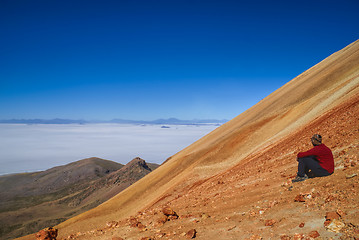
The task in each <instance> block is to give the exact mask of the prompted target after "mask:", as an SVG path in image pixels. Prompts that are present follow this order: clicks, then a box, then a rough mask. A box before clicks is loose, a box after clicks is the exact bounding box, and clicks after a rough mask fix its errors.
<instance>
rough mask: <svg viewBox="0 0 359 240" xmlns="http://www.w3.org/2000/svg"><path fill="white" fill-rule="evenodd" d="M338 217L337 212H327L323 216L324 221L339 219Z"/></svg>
mask: <svg viewBox="0 0 359 240" xmlns="http://www.w3.org/2000/svg"><path fill="white" fill-rule="evenodd" d="M339 218H340V216H339V214H338V213H337V212H327V213H326V214H325V219H326V220H333V219H339Z"/></svg>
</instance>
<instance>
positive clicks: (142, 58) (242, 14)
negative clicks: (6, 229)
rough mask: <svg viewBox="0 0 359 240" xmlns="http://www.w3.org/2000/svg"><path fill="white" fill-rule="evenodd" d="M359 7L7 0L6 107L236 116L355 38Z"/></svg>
mask: <svg viewBox="0 0 359 240" xmlns="http://www.w3.org/2000/svg"><path fill="white" fill-rule="evenodd" d="M358 9H359V1H357V0H341V1H330V0H329V1H328V0H326V1H322V0H314V1H313V0H311V1H307V0H304V1H288V0H286V1H240V0H237V1H228V0H218V1H212V0H207V1H197V0H191V1H187V0H182V1H179V0H165V1H162V0H159V1H156V0H153V1H151V0H146V1H139V0H132V1H123V0H117V1H106V0H98V1H93V0H84V1H82V0H81V1H80V0H71V1H70V0H51V1H48V0H43V1H39V0H31V1H30V0H16V1H14V0H0V32H1V37H0V119H10V118H45V119H51V118H71V119H87V120H93V119H102V120H110V119H113V118H123V119H135V120H140V119H143V120H153V119H157V118H169V117H176V118H180V119H193V118H202V119H203V118H217V119H223V118H226V119H231V118H233V117H235V116H237V115H239V114H240V113H241V112H243V111H244V110H246V109H248V108H249V107H251V106H252V105H254V104H255V103H257V102H258V101H260V100H261V99H262V98H264V97H266V96H267V95H269V94H270V93H271V92H273V91H274V90H276V89H278V88H279V87H281V86H282V85H284V84H285V83H286V82H288V81H290V80H291V79H293V78H294V77H296V76H297V75H299V74H300V73H302V72H303V71H305V70H307V69H308V68H310V67H312V66H313V65H315V64H316V63H318V62H320V61H321V60H323V59H324V58H326V57H328V56H329V55H330V54H332V53H334V52H336V51H338V50H340V49H342V48H344V47H345V46H346V45H348V44H350V43H352V42H354V41H355V40H357V39H358V36H359V14H358Z"/></svg>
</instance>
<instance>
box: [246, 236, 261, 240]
mask: <svg viewBox="0 0 359 240" xmlns="http://www.w3.org/2000/svg"><path fill="white" fill-rule="evenodd" d="M262 239H263V238H262V237H261V236H259V235H252V236H251V237H250V238H249V239H248V240H262Z"/></svg>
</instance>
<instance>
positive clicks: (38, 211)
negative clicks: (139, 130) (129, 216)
mask: <svg viewBox="0 0 359 240" xmlns="http://www.w3.org/2000/svg"><path fill="white" fill-rule="evenodd" d="M149 165H150V166H151V167H152V168H153V169H155V168H156V167H158V165H157V164H149ZM151 171H152V170H151V169H150V167H149V166H148V165H147V164H146V162H145V161H144V160H143V159H140V158H135V159H133V160H132V161H131V162H129V163H128V164H126V165H122V164H119V163H116V162H113V161H109V160H104V159H100V158H88V159H83V160H80V161H76V162H73V163H70V164H67V165H64V166H58V167H54V168H51V169H48V170H46V171H41V172H33V173H22V174H12V175H5V176H1V177H0V238H1V239H12V238H14V237H16V236H22V235H25V234H29V233H32V232H34V231H38V230H40V229H42V228H44V227H46V226H49V225H50V226H51V225H56V224H59V223H60V222H63V221H65V220H66V219H69V218H70V217H72V216H76V215H78V214H80V213H82V212H85V211H87V210H89V209H91V208H94V207H96V206H98V205H99V204H101V203H103V202H104V201H106V200H108V199H110V198H111V197H113V196H114V195H116V194H117V193H119V192H121V191H122V190H123V189H125V188H127V187H128V186H130V185H131V184H133V183H134V182H136V181H137V180H139V179H140V178H142V177H144V176H145V175H146V174H148V173H149V172H151Z"/></svg>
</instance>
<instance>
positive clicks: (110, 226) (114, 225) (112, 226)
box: [106, 221, 119, 228]
mask: <svg viewBox="0 0 359 240" xmlns="http://www.w3.org/2000/svg"><path fill="white" fill-rule="evenodd" d="M118 225H119V223H118V222H116V221H111V222H108V223H106V226H107V227H108V228H115V227H117V226H118Z"/></svg>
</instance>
